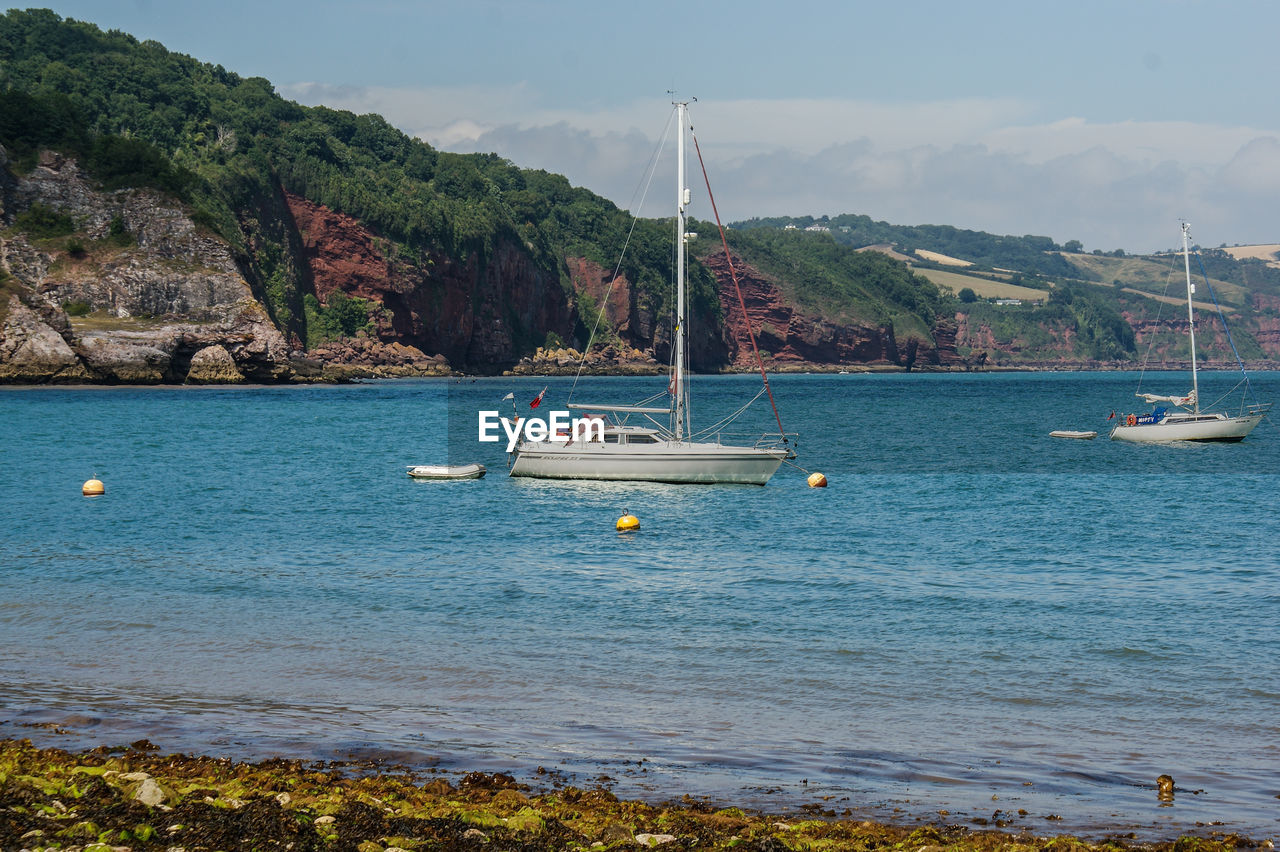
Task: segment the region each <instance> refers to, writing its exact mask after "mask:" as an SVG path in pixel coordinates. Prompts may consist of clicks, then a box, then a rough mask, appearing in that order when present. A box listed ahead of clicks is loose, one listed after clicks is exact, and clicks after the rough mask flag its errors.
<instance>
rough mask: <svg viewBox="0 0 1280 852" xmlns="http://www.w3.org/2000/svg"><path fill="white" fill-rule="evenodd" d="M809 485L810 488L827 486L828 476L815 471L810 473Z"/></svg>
mask: <svg viewBox="0 0 1280 852" xmlns="http://www.w3.org/2000/svg"><path fill="white" fill-rule="evenodd" d="M809 487H810V488H826V487H827V478H826V477H825V476H823V475H822V474H820V473H817V472H816V471H815V472H814V473H811V474H809Z"/></svg>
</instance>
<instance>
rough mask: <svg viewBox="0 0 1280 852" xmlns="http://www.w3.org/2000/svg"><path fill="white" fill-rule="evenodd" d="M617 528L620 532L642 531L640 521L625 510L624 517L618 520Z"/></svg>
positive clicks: (623, 511)
mask: <svg viewBox="0 0 1280 852" xmlns="http://www.w3.org/2000/svg"><path fill="white" fill-rule="evenodd" d="M617 528H618V532H633V531H635V530H638V529H640V519H639V518H637V517H636V516H635V515H633V514H631V513H630V512H628V511H627V510H626V509H623V510H622V517H621V518H618V524H617Z"/></svg>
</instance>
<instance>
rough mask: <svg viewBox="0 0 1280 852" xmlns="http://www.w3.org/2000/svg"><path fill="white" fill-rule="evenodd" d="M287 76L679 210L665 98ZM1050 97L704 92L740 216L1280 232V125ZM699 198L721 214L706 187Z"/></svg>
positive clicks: (301, 95) (1161, 235) (347, 104)
mask: <svg viewBox="0 0 1280 852" xmlns="http://www.w3.org/2000/svg"><path fill="white" fill-rule="evenodd" d="M282 91H283V93H284V94H285V95H286V96H288V97H293V98H296V99H298V100H300V101H302V102H304V103H320V102H323V103H325V104H327V105H329V106H332V107H335V108H344V109H351V110H353V111H357V112H379V113H381V114H383V115H384V116H386V117H387V119H388V120H389V121H391V122H392V123H393V124H395V125H396V126H398V127H400V128H402V129H403V130H405V131H406V132H408V133H412V134H414V135H417V136H419V137H420V138H423V139H425V140H426V141H428V142H430V143H431V144H432V145H435V146H436V147H439V148H442V149H445V150H453V151H461V152H466V151H485V152H488V151H495V152H497V153H499V154H501V155H502V156H504V157H507V158H509V159H510V160H512V161H513V162H515V163H516V164H518V165H520V166H523V167H526V168H541V169H546V170H548V171H551V172H557V173H560V174H563V175H565V176H566V177H567V178H568V179H569V180H570V181H571V182H572V183H574V184H575V185H581V186H586V187H588V188H590V189H592V190H594V191H596V192H598V193H600V194H601V195H604V196H606V197H608V198H610V199H611V200H613V201H614V202H615V203H617V204H619V205H620V206H622V207H629V208H632V209H639V210H640V212H641V213H642V214H644V215H665V212H666V210H667V207H668V206H669V205H668V204H667V200H666V199H667V195H668V194H669V193H668V191H667V190H668V187H667V183H668V182H669V180H670V179H669V178H666V177H664V176H663V175H661V174H660V175H659V176H658V177H657V178H656V179H655V183H654V184H653V186H652V187H651V188H650V189H649V200H648V203H647V204H646V205H645V206H644V207H643V208H639V205H638V199H639V193H640V191H641V189H640V182H641V179H642V177H643V173H644V169H645V165H646V163H648V162H649V159H650V157H651V155H652V154H653V151H654V149H655V146H656V145H657V142H658V137H659V136H660V135H661V134H662V132H663V121H664V120H665V119H666V116H667V115H668V113H669V104H667V103H666V102H665V101H663V100H662V99H648V100H641V101H632V102H627V103H624V104H620V105H618V106H617V107H614V108H611V109H608V110H566V109H549V108H546V107H543V106H540V105H539V103H538V99H537V97H536V96H535V94H534V93H532V92H530V91H528V90H527V88H526V87H524V86H513V87H506V88H501V87H499V88H479V87H476V88H467V89H446V88H439V89H393V88H359V87H332V86H321V85H317V84H303V85H299V86H292V87H288V88H286V89H283V90H282ZM1032 113H1033V108H1032V106H1031V105H1029V104H1026V103H1023V102H1020V101H1017V100H1013V99H962V100H954V101H945V102H934V103H915V104H893V105H887V104H876V103H872V102H865V101H856V100H839V99H796V100H786V101H762V100H740V101H729V102H716V103H698V104H694V105H693V108H692V115H693V118H694V122H695V129H696V131H697V133H698V138H699V142H700V144H701V145H702V150H703V154H704V156H706V158H707V159H708V169H709V171H710V173H711V177H712V181H713V189H714V190H715V192H716V196H717V202H718V205H719V208H720V212H721V215H722V216H723V217H724V218H725V220H726V221H731V220H735V219H743V218H749V217H751V216H776V215H801V214H812V215H822V214H832V215H834V214H837V213H846V212H851V213H866V214H867V215H870V216H872V217H873V218H876V219H884V220H887V221H890V222H894V223H897V224H921V223H932V224H950V225H955V226H957V227H961V228H973V229H979V230H986V231H992V232H996V233H1010V234H1028V233H1032V234H1044V235H1048V236H1050V237H1053V238H1054V239H1055V240H1057V241H1058V242H1065V241H1066V240H1069V239H1079V240H1081V241H1082V242H1084V244H1085V246H1086V248H1087V249H1094V248H1101V249H1104V250H1110V249H1113V248H1124V249H1125V250H1126V251H1151V250H1155V249H1162V248H1167V247H1169V246H1170V245H1172V244H1173V241H1174V239H1175V238H1176V233H1177V222H1178V219H1179V218H1180V217H1186V218H1189V219H1191V220H1192V221H1193V222H1195V223H1197V236H1198V237H1199V238H1200V239H1202V240H1203V242H1204V244H1206V245H1217V244H1219V243H1222V242H1226V243H1250V242H1273V241H1278V240H1280V232H1278V231H1280V225H1277V223H1275V221H1274V217H1272V216H1271V214H1270V212H1269V211H1268V209H1267V208H1268V206H1269V205H1268V202H1269V201H1270V200H1271V199H1273V198H1274V197H1275V195H1276V193H1277V191H1280V141H1277V139H1276V135H1275V134H1274V133H1272V132H1269V131H1264V130H1260V129H1256V128H1249V127H1227V126H1218V125H1207V124H1195V123H1191V122H1169V121H1164V122H1137V121H1124V122H1114V123H1094V122H1090V121H1088V120H1086V119H1083V118H1080V117H1065V118H1057V119H1053V120H1049V121H1043V122H1037V121H1035V120H1033V116H1032ZM668 161H669V160H668ZM694 176H695V177H697V174H696V172H695V175H694ZM696 194H697V195H701V193H696ZM693 212H694V214H695V215H697V216H699V217H701V218H710V215H711V213H710V206H709V205H705V204H703V205H702V206H700V207H699V206H695V208H694V211H693ZM1170 235H1173V236H1170Z"/></svg>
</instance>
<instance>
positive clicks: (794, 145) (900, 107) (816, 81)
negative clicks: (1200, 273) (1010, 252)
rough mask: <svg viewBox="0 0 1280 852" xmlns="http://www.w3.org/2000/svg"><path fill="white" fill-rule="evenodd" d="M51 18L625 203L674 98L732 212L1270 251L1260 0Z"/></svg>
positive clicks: (200, 11)
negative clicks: (1184, 238)
mask: <svg viewBox="0 0 1280 852" xmlns="http://www.w3.org/2000/svg"><path fill="white" fill-rule="evenodd" d="M49 5H50V6H51V7H52V8H53V9H54V11H56V12H58V13H59V14H61V15H64V16H67V17H73V18H78V19H80V20H85V21H91V22H93V23H96V24H98V25H99V26H101V27H103V28H104V29H120V30H124V31H126V32H129V33H131V34H133V35H135V36H137V37H138V38H140V39H148V38H151V39H155V40H157V41H160V42H162V43H163V44H164V45H165V46H167V47H168V48H170V49H171V50H175V51H178V52H181V53H187V54H190V55H192V56H194V57H196V58H198V59H201V60H204V61H207V62H214V63H219V64H221V65H223V66H225V67H226V68H228V69H229V70H232V71H236V72H237V73H240V74H242V75H244V76H262V77H266V78H268V79H269V80H271V81H272V82H273V83H274V84H275V86H276V89H277V91H278V92H280V94H282V95H284V96H285V97H288V98H291V99H294V100H297V101H300V102H301V103H305V104H320V103H323V104H327V105H329V106H332V107H336V108H342V109H350V110H353V111H356V112H378V113H381V114H382V115H383V116H385V117H386V118H387V119H388V120H389V121H390V122H391V123H392V124H394V125H396V126H397V127H399V128H401V129H402V130H404V131H405V132H407V133H411V134H414V135H416V136H419V137H420V138H422V139H424V140H426V141H427V142H429V143H431V144H432V145H434V146H436V147H438V148H441V149H444V150H450V151H496V152H497V153H498V154H500V155H501V156H503V157H506V158H508V159H510V160H511V161H513V162H514V163H516V164H517V165H519V166H523V167H528V168H542V169H547V170H548V171H553V172H559V173H561V174H564V175H566V176H567V177H568V178H569V180H570V181H571V182H573V183H574V184H577V185H582V186H586V187H588V188H590V189H592V190H594V191H596V192H598V193H600V194H602V195H604V196H607V197H608V198H610V199H612V200H613V201H615V202H616V203H618V204H619V205H621V206H624V207H634V206H636V205H635V199H636V191H637V186H638V184H639V182H640V181H641V178H642V176H643V172H644V168H645V165H646V163H647V162H648V160H649V158H650V156H651V155H652V153H653V149H654V146H655V145H656V144H657V141H658V139H659V137H660V136H661V134H662V132H663V130H664V128H665V126H666V122H667V119H668V114H669V112H670V102H671V97H670V96H669V95H668V94H667V92H668V90H672V89H675V90H678V92H679V93H680V95H681V96H682V97H685V98H691V97H696V98H697V99H698V102H697V103H696V104H694V105H693V111H692V115H693V119H694V123H695V128H696V130H697V133H698V140H699V143H700V144H701V146H702V149H703V153H704V155H705V156H706V158H707V160H708V169H709V171H710V173H711V180H712V187H713V189H714V190H715V192H716V200H717V203H718V204H719V207H720V212H721V214H722V216H723V217H724V218H725V219H726V221H728V220H735V219H743V218H748V217H751V216H778V215H805V214H808V215H813V216H820V215H823V214H826V215H836V214H839V213H864V214H867V215H869V216H871V217H872V218H875V219H883V220H887V221H889V222H892V223H894V224H925V223H929V224H947V225H955V226H957V227H961V228H973V229H978V230H985V231H992V232H995V233H1001V234H1042V235H1046V236H1050V237H1052V238H1053V239H1055V240H1057V241H1058V242H1065V241H1066V240H1070V239H1078V240H1081V241H1082V242H1083V243H1084V244H1085V248H1086V250H1092V249H1098V248H1100V249H1104V250H1111V249H1114V248H1123V249H1125V250H1126V251H1131V252H1143V251H1151V250H1156V249H1163V248H1170V247H1172V246H1173V245H1174V244H1175V243H1176V242H1177V240H1178V221H1179V219H1184V218H1185V219H1188V220H1190V221H1191V222H1192V234H1193V236H1194V237H1195V239H1196V240H1197V241H1198V242H1200V243H1201V244H1203V245H1206V246H1217V245H1220V244H1222V243H1226V244H1228V245H1233V244H1236V243H1241V244H1247V243H1272V242H1280V218H1278V216H1277V202H1280V109H1278V107H1280V89H1278V88H1277V84H1278V83H1280V58H1277V57H1280V50H1278V49H1277V47H1276V45H1277V43H1280V41H1278V40H1280V3H1277V2H1275V0H1235V2H1233V0H1075V2H1070V3H1066V2H1048V0H1016V1H1014V2H1002V0H971V2H968V3H960V2H941V0H939V1H938V2H925V1H924V0H896V2H892V3H890V2H880V3H874V4H872V3H868V2H856V1H855V0H850V2H828V0H808V2H804V0H785V1H783V0H780V2H757V0H737V2H719V0H691V2H687V3H674V2H669V0H634V2H626V3H622V2H613V0H590V2H587V1H586V0H546V2H532V0H530V2H517V0H459V2H409V0H366V1H365V2H360V3H334V2H325V0H306V2H301V0H257V2H245V0H219V2H211V3H200V4H194V3H186V2H181V0H179V2H174V0H63V1H62V2H51V3H50V4H49ZM653 193H657V194H658V198H659V199H660V200H661V201H662V203H663V204H666V203H667V200H666V196H667V195H670V194H671V193H670V192H669V191H667V188H666V186H665V182H664V183H662V184H661V185H660V188H659V189H657V190H654V191H653V192H652V193H651V197H652V195H653ZM651 208H652V205H647V206H646V207H645V208H644V210H643V211H642V212H644V213H645V214H647V215H661V214H662V212H663V211H662V210H660V209H657V208H652V209H651ZM692 212H693V214H694V215H695V216H698V217H700V218H710V209H709V206H708V205H706V204H705V203H703V204H698V203H696V202H695V206H694V207H693V208H692Z"/></svg>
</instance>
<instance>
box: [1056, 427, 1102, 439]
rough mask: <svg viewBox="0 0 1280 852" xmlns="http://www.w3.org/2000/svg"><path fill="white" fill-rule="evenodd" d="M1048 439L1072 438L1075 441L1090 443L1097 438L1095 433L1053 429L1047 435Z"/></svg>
mask: <svg viewBox="0 0 1280 852" xmlns="http://www.w3.org/2000/svg"><path fill="white" fill-rule="evenodd" d="M1049 437H1050V438H1074V439H1076V440H1077V441H1092V440H1093V439H1094V438H1096V437H1098V433H1097V432H1077V431H1075V430H1073V429H1055V430H1054V431H1052V432H1050V433H1049Z"/></svg>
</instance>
